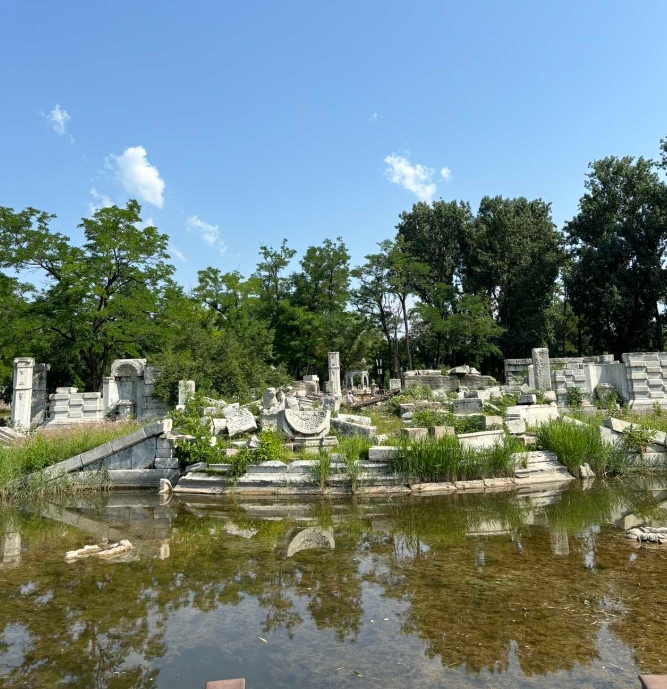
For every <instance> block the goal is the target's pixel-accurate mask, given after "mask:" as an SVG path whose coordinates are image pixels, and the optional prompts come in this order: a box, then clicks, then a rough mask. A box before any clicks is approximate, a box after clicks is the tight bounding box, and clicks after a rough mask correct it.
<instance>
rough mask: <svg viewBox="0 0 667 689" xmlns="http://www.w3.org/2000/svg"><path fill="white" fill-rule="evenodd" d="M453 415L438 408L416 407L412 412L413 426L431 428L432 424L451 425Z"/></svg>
mask: <svg viewBox="0 0 667 689" xmlns="http://www.w3.org/2000/svg"><path fill="white" fill-rule="evenodd" d="M451 420H452V415H451V414H450V413H448V412H445V411H438V410H437V409H416V410H415V411H414V412H413V414H412V420H411V422H410V423H411V425H412V427H413V428H429V427H430V426H449V425H451Z"/></svg>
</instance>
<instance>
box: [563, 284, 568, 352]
mask: <svg viewBox="0 0 667 689" xmlns="http://www.w3.org/2000/svg"><path fill="white" fill-rule="evenodd" d="M566 346H567V292H565V294H564V295H563V355H562V356H563V358H565V349H566Z"/></svg>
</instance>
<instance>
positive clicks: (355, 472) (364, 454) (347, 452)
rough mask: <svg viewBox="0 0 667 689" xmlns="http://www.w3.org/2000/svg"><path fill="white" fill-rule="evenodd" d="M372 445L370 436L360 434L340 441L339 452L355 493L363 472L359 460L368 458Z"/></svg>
mask: <svg viewBox="0 0 667 689" xmlns="http://www.w3.org/2000/svg"><path fill="white" fill-rule="evenodd" d="M372 445H373V444H372V443H371V441H370V439H369V438H365V437H363V436H359V435H353V436H349V437H347V438H343V439H342V440H340V441H339V443H338V452H339V454H340V455H341V456H342V459H343V462H344V463H345V469H346V471H347V475H348V477H349V480H350V489H351V490H352V492H353V493H356V492H357V487H358V485H359V475H360V474H361V468H360V467H359V460H360V459H368V448H369V447H372Z"/></svg>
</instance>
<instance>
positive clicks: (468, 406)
mask: <svg viewBox="0 0 667 689" xmlns="http://www.w3.org/2000/svg"><path fill="white" fill-rule="evenodd" d="M482 411H484V402H483V401H482V400H481V399H475V398H472V397H466V398H465V399H462V400H454V413H455V414H479V413H480V412H482Z"/></svg>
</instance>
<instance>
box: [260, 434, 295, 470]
mask: <svg viewBox="0 0 667 689" xmlns="http://www.w3.org/2000/svg"><path fill="white" fill-rule="evenodd" d="M288 456H289V452H288V451H287V448H286V447H285V438H284V437H283V436H282V435H280V434H279V433H277V432H276V431H271V430H266V431H262V432H261V433H260V434H259V447H258V448H257V449H256V450H255V461H256V462H257V463H260V462H268V461H279V462H284V461H285V460H286V459H287V457H288Z"/></svg>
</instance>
